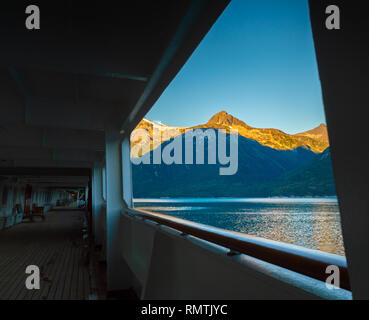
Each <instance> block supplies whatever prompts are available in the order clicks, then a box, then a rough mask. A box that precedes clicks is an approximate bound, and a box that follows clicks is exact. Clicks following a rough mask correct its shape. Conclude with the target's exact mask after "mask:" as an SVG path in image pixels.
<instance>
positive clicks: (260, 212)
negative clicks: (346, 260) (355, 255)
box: [135, 198, 345, 255]
mask: <svg viewBox="0 0 369 320" xmlns="http://www.w3.org/2000/svg"><path fill="white" fill-rule="evenodd" d="M199 204H201V205H200V206H199ZM135 206H136V207H137V208H142V209H145V210H148V211H152V212H157V213H162V214H167V215H170V216H174V217H177V218H181V219H186V220H190V221H194V222H198V223H202V224H207V225H211V226H214V227H218V228H223V229H227V230H232V231H238V232H242V233H246V234H250V235H255V236H258V237H263V238H267V239H272V240H277V241H282V242H287V243H292V244H297V245H300V246H303V247H307V248H312V249H318V250H322V251H325V252H329V253H335V254H339V255H344V254H345V253H344V248H343V240H342V233H341V225H340V215H339V209H338V203H337V199H336V198H261V199H255V198H253V199H144V200H143V199H140V200H139V201H137V200H135Z"/></svg>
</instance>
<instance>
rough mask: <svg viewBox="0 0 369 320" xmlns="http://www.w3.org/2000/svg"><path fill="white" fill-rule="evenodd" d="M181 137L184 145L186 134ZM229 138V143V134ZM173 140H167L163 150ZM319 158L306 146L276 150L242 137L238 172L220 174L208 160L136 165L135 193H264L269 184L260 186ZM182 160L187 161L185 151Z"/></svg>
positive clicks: (158, 194) (151, 155)
mask: <svg viewBox="0 0 369 320" xmlns="http://www.w3.org/2000/svg"><path fill="white" fill-rule="evenodd" d="M203 130H204V129H203ZM181 138H182V147H183V148H184V145H185V140H184V139H185V137H184V135H182V137H181ZM227 139H228V142H227V143H228V144H229V135H227ZM171 141H172V140H169V141H166V142H164V143H163V145H162V150H163V149H164V148H165V147H166V146H167V145H168V144H169V143H171ZM194 145H195V142H194ZM207 147H208V143H204V148H205V155H207V152H208V148H207ZM194 150H195V148H194ZM316 157H317V154H315V153H314V152H312V151H311V150H308V149H305V148H301V147H299V148H297V149H294V150H276V149H273V148H270V147H266V146H263V145H261V144H260V143H258V142H257V141H254V140H252V139H248V138H244V137H239V139H238V159H239V161H238V171H237V173H236V174H234V175H230V176H224V175H223V176H222V175H219V168H220V167H223V166H222V165H221V164H219V163H218V162H217V163H216V164H207V159H205V164H191V165H188V164H172V165H166V164H151V165H145V164H140V165H133V177H134V179H133V186H134V196H135V197H138V198H147V197H194V196H196V197H248V196H259V195H260V196H265V195H266V193H265V190H266V192H269V189H267V187H268V185H267V186H266V187H265V190H264V189H263V190H261V192H259V191H258V190H259V189H258V188H259V186H261V185H263V184H267V183H269V182H271V181H273V180H274V179H277V178H279V177H281V176H283V175H284V174H286V173H288V172H291V171H292V170H294V169H296V168H298V167H300V166H301V165H303V164H306V163H309V162H310V161H312V160H314V159H315V158H316ZM150 158H151V159H153V151H151V152H150ZM182 159H183V160H182V161H183V163H184V152H182ZM151 163H152V161H151ZM150 186H155V187H153V188H151V187H150ZM268 188H269V187H268ZM256 191H258V192H259V194H257V192H256Z"/></svg>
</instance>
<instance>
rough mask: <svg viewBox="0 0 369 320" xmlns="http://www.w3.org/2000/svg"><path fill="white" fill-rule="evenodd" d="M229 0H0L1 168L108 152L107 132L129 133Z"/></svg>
mask: <svg viewBox="0 0 369 320" xmlns="http://www.w3.org/2000/svg"><path fill="white" fill-rule="evenodd" d="M228 2H229V1H227V0H211V1H210V0H202V1H194V0H193V1H191V0H182V1H169V0H166V1H163V0H159V1H135V2H134V3H133V2H130V3H129V2H127V3H126V2H123V4H121V9H120V10H118V9H117V7H116V6H115V5H109V4H108V3H106V4H105V3H104V5H102V4H101V2H91V1H90V2H89V3H88V5H89V8H88V9H86V7H85V4H84V3H82V2H76V1H61V2H60V5H59V8H58V10H55V9H54V7H55V4H53V3H52V2H51V1H39V3H38V5H39V6H40V7H41V8H42V10H41V15H42V20H41V21H42V25H41V29H40V30H37V32H36V31H35V32H31V31H29V30H27V29H26V28H25V27H24V19H25V14H24V8H23V7H24V3H23V1H19V3H18V2H17V3H15V2H14V1H13V2H10V1H9V2H6V3H4V4H2V13H3V15H2V19H1V21H0V37H1V39H2V45H1V47H2V49H1V53H0V56H1V59H0V61H1V62H0V168H4V169H6V168H33V169H34V168H42V167H45V168H82V169H83V168H86V169H90V168H92V167H93V166H94V164H96V163H103V162H104V151H105V133H104V130H105V129H107V128H110V127H117V128H120V129H123V130H124V131H125V132H126V134H129V132H130V130H132V128H134V126H135V125H136V124H137V123H138V122H139V121H140V120H141V119H140V118H142V116H143V115H144V114H145V113H146V112H147V111H148V110H149V109H150V108H151V106H152V105H153V103H154V102H155V101H156V99H157V98H158V97H159V96H160V94H161V93H162V92H163V91H164V89H165V88H166V86H167V85H168V84H169V83H170V81H171V80H172V79H173V78H174V77H175V75H176V74H177V72H178V71H179V70H180V69H181V67H182V66H183V65H184V63H185V62H186V61H187V59H188V58H189V56H190V55H191V54H192V52H193V51H194V50H195V48H196V47H197V45H198V44H199V42H200V41H201V39H202V38H203V37H204V35H205V34H206V33H207V32H208V30H209V29H210V28H211V26H212V24H213V23H214V22H215V21H216V19H217V18H218V16H219V15H220V14H221V12H222V11H223V10H224V8H225V7H226V6H227V4H228Z"/></svg>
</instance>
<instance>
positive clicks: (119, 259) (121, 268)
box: [105, 129, 132, 291]
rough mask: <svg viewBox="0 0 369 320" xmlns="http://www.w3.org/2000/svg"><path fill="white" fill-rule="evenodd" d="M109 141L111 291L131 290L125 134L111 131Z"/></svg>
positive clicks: (108, 257) (107, 170) (107, 179)
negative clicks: (125, 231)
mask: <svg viewBox="0 0 369 320" xmlns="http://www.w3.org/2000/svg"><path fill="white" fill-rule="evenodd" d="M105 134H106V135H105V138H106V141H105V143H106V242H107V243H106V251H107V252H106V260H107V289H108V291H117V290H124V289H128V288H129V287H131V281H132V273H131V271H130V269H129V267H128V266H127V264H126V262H125V261H124V259H123V256H122V250H121V249H122V248H121V241H122V237H121V234H120V233H121V230H122V229H121V225H120V217H121V212H122V210H123V209H124V208H125V206H126V205H125V203H124V201H123V179H122V177H123V176H122V174H123V172H122V171H123V170H122V135H121V134H120V131H119V130H118V129H107V130H106V133H105Z"/></svg>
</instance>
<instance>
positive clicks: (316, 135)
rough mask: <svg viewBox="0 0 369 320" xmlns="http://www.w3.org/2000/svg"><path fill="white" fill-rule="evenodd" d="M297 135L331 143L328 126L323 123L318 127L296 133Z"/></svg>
mask: <svg viewBox="0 0 369 320" xmlns="http://www.w3.org/2000/svg"><path fill="white" fill-rule="evenodd" d="M295 136H300V137H309V138H312V139H315V140H319V141H322V142H325V143H327V144H329V140H328V131H327V126H326V125H325V124H324V123H321V124H320V125H319V126H318V127H316V128H314V129H312V130H309V131H306V132H301V133H298V134H296V135H295Z"/></svg>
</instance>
